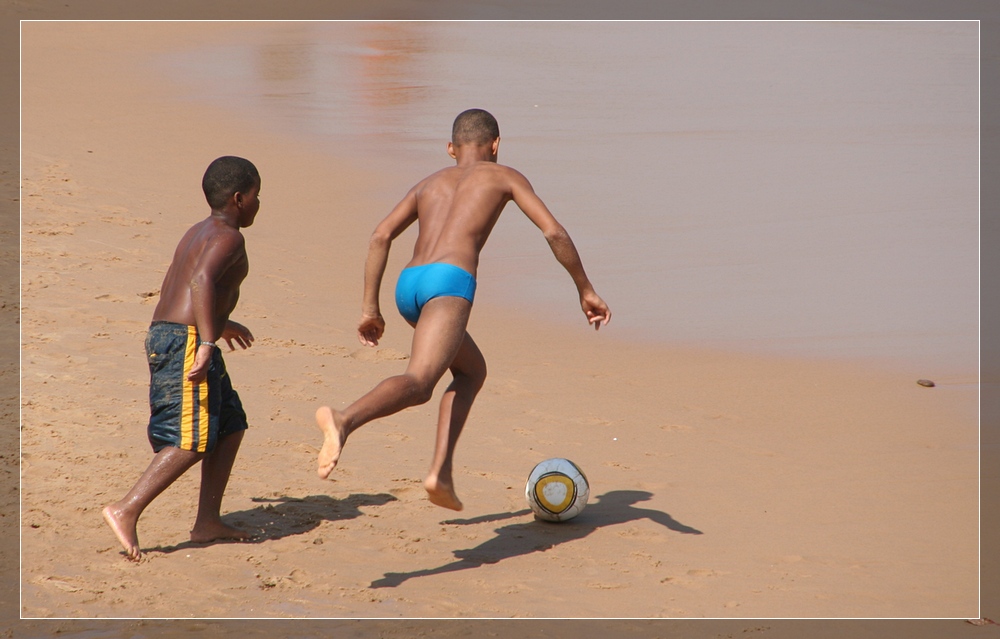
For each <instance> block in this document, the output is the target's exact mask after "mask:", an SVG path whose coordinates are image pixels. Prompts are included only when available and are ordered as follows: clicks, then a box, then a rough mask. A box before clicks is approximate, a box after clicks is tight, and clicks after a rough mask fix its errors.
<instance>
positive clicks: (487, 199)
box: [410, 161, 524, 275]
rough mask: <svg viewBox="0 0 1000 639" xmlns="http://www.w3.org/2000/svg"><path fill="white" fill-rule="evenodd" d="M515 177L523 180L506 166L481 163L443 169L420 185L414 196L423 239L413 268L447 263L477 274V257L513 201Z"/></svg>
mask: <svg viewBox="0 0 1000 639" xmlns="http://www.w3.org/2000/svg"><path fill="white" fill-rule="evenodd" d="M515 175H516V176H518V177H520V174H519V173H517V172H516V171H514V170H513V169H511V168H508V167H506V166H501V165H499V164H496V163H494V162H489V161H479V162H474V163H471V164H468V165H464V166H453V167H448V168H446V169H442V170H441V171H438V172H437V173H434V174H433V175H431V176H429V177H427V178H426V179H424V180H423V181H421V182H420V183H419V184H417V186H415V187H414V189H413V191H412V195H413V197H414V198H415V207H416V211H417V217H418V219H419V221H420V223H419V235H418V237H417V241H416V243H415V246H414V250H413V260H412V261H411V262H410V265H411V266H415V265H418V264H426V263H430V262H447V263H449V264H454V265H455V266H459V267H461V268H463V269H465V270H466V271H468V272H470V273H472V274H473V275H475V274H476V270H477V268H478V266H479V253H480V251H482V248H483V245H485V244H486V240H487V238H488V237H489V235H490V231H492V230H493V226H494V225H495V224H496V221H497V219H498V218H499V217H500V212H501V211H503V208H504V206H505V205H506V204H507V202H509V201H510V200H511V199H512V198H513V191H514V188H513V182H514V176H515ZM521 179H522V180H523V179H524V178H523V177H521Z"/></svg>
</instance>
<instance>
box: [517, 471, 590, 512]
mask: <svg viewBox="0 0 1000 639" xmlns="http://www.w3.org/2000/svg"><path fill="white" fill-rule="evenodd" d="M524 496H525V497H526V498H527V500H528V505H529V506H530V507H531V510H532V511H533V512H534V513H535V517H537V518H539V519H544V520H545V521H566V520H567V519H572V518H573V517H576V516H577V515H579V514H580V511H582V510H583V508H584V506H586V505H587V499H588V498H589V497H590V484H588V483H587V476H586V475H584V474H583V471H582V470H580V467H579V466H577V465H576V464H574V463H573V462H571V461H570V460H568V459H563V458H561V457H556V458H553V459H546V460H545V461H543V462H539V463H538V465H537V466H535V468H534V469H533V470H532V471H531V474H530V475H528V483H527V484H525V486H524Z"/></svg>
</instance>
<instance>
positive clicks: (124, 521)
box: [103, 156, 260, 561]
mask: <svg viewBox="0 0 1000 639" xmlns="http://www.w3.org/2000/svg"><path fill="white" fill-rule="evenodd" d="M202 189H203V190H204V192H205V198H206V199H207V200H208V204H209V206H211V208H212V212H211V214H210V215H209V216H208V218H206V219H204V220H202V221H201V222H199V223H197V224H195V225H194V226H192V227H191V229H190V230H188V232H187V233H186V234H185V235H184V237H183V238H182V239H181V241H180V244H179V245H178V246H177V250H176V251H175V253H174V258H173V262H172V263H171V264H170V268H169V269H167V274H166V277H164V279H163V284H162V286H161V287H160V301H159V304H157V305H156V310H154V311H153V323H152V324H151V325H150V328H149V333H148V335H147V337H146V356H147V360H148V362H149V373H150V384H149V405H150V418H149V426H148V428H147V434H148V437H149V442H150V444H151V445H152V447H153V452H154V456H153V461H152V462H150V464H149V467H148V468H147V469H146V471H145V472H144V473H143V474H142V476H141V477H139V479H138V481H136V483H135V485H134V486H133V487H132V489H131V490H130V491H129V492H128V494H127V495H125V497H123V498H122V499H121V500H120V501H118V502H115V503H114V504H111V505H109V506H107V507H105V508H104V511H103V513H104V520H105V521H106V522H107V523H108V526H110V527H111V530H112V531H114V533H115V535H116V536H117V537H118V541H119V542H120V543H121V545H122V547H123V548H124V549H125V554H126V555H127V556H128V558H129V559H131V560H133V561H138V560H139V558H140V557H141V552H140V551H139V538H138V533H137V532H136V523H137V522H138V520H139V515H141V514H142V511H143V510H144V509H145V508H146V506H148V505H149V504H150V503H151V502H152V501H153V499H155V498H156V497H157V496H158V495H159V494H160V493H162V492H163V491H164V490H165V489H166V488H167V487H168V486H170V484H172V483H173V482H174V481H176V480H177V478H179V477H180V476H181V475H183V474H184V473H185V472H186V471H187V470H188V469H189V468H191V467H192V466H194V465H195V464H196V463H197V462H199V461H201V462H202V464H201V494H200V497H199V500H198V514H197V516H196V518H195V523H194V528H193V529H192V530H191V541H193V542H196V543H205V542H209V541H213V540H216V539H245V538H247V537H249V535H248V534H247V533H246V532H244V531H242V530H238V529H236V528H233V527H231V526H227V525H226V524H224V523H223V522H222V520H221V519H220V509H221V507H222V494H223V492H225V490H226V484H227V483H228V482H229V474H230V472H231V471H232V468H233V461H234V460H235V459H236V452H237V451H238V450H239V447H240V442H241V441H242V440H243V431H244V430H246V428H247V418H246V414H245V413H244V412H243V406H242V404H241V403H240V398H239V395H237V394H236V391H234V390H233V386H232V382H231V381H230V378H229V375H227V374H226V366H225V363H224V362H223V360H222V353H221V351H220V350H219V348H218V347H217V346H216V344H215V343H216V342H217V341H218V340H220V339H224V340H226V342H227V343H228V344H229V349H230V350H235V347H234V346H233V341H235V342H236V343H237V344H238V345H239V346H240V347H241V348H244V349H245V348H248V347H249V346H251V344H252V343H253V339H254V338H253V335H252V334H251V333H250V331H249V330H247V328H246V327H245V326H242V325H240V324H237V323H236V322H233V321H231V320H230V319H229V314H230V313H232V311H233V309H234V308H235V307H236V302H237V300H238V299H239V296H240V284H241V283H242V282H243V280H244V279H245V278H246V276H247V272H248V268H249V266H248V263H247V254H246V250H245V247H244V238H243V234H242V233H240V229H241V228H246V227H248V226H250V225H251V224H253V221H254V217H255V216H256V215H257V211H258V209H259V208H260V200H259V199H258V194H259V193H260V175H259V174H258V172H257V168H256V167H255V166H254V165H253V164H252V163H250V162H249V161H247V160H244V159H243V158H237V157H230V156H226V157H221V158H218V159H217V160H215V161H214V162H212V163H211V164H210V165H209V167H208V169H207V170H206V171H205V176H204V178H203V179H202Z"/></svg>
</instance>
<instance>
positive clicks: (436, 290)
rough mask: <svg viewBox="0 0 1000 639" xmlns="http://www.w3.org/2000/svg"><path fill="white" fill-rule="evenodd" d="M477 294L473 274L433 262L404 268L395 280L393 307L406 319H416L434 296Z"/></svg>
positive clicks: (469, 295) (442, 263) (464, 296)
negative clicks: (394, 304)
mask: <svg viewBox="0 0 1000 639" xmlns="http://www.w3.org/2000/svg"><path fill="white" fill-rule="evenodd" d="M475 296H476V278H475V277H473V276H472V274H471V273H469V272H468V271H466V270H465V269H463V268H459V267H458V266H455V265H454V264H447V263H445V262H432V263H430V264H421V265H420V266H411V267H409V268H405V269H403V272H402V273H400V274H399V280H398V281H397V282H396V308H398V309H399V313H400V315H402V316H403V317H404V318H405V319H406V320H407V321H410V322H413V323H416V321H417V319H418V318H419V317H420V311H421V309H423V307H424V304H426V303H427V302H428V301H429V300H432V299H434V298H435V297H462V298H464V299H467V300H469V301H470V302H471V301H472V300H473V298H474V297H475Z"/></svg>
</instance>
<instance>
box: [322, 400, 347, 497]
mask: <svg viewBox="0 0 1000 639" xmlns="http://www.w3.org/2000/svg"><path fill="white" fill-rule="evenodd" d="M343 419H344V418H343V415H341V414H340V413H337V412H334V410H333V409H332V408H330V407H329V406H320V407H319V408H318V409H317V410H316V427H317V428H319V430H320V432H322V433H323V448H321V449H320V451H319V460H318V462H319V465H318V467H317V468H316V472H317V473H318V474H319V476H320V479H326V478H327V477H329V476H330V473H332V472H333V469H334V468H336V467H337V462H338V461H339V460H340V451H341V450H343V448H344V442H346V441H347V432H346V431H345V430H344V428H343V426H342V423H343Z"/></svg>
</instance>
